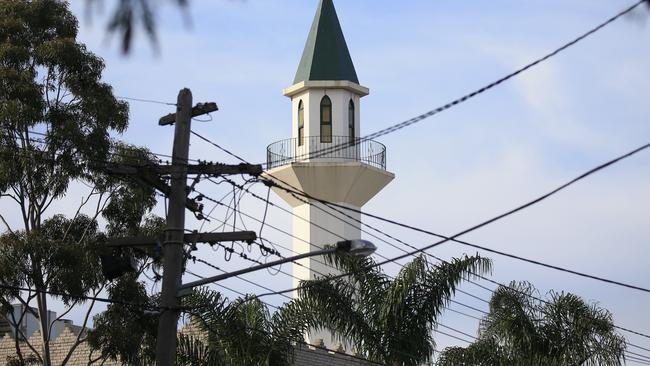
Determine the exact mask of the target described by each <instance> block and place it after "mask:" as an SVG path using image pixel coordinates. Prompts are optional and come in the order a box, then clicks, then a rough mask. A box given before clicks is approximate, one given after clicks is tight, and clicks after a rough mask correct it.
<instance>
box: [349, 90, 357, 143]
mask: <svg viewBox="0 0 650 366" xmlns="http://www.w3.org/2000/svg"><path fill="white" fill-rule="evenodd" d="M348 136H350V145H353V144H354V141H355V139H356V132H355V130H354V102H353V101H352V99H350V104H349V106H348Z"/></svg>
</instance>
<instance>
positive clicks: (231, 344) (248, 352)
mask: <svg viewBox="0 0 650 366" xmlns="http://www.w3.org/2000/svg"><path fill="white" fill-rule="evenodd" d="M186 305H189V307H194V308H195V310H192V311H189V314H190V316H192V318H193V321H195V322H197V324H198V325H199V328H200V329H201V331H202V334H203V335H204V336H203V337H202V338H203V339H200V338H199V337H197V336H196V335H188V336H186V337H185V338H184V339H180V340H179V341H180V342H179V348H178V352H177V357H178V358H179V362H178V363H179V365H188V366H189V365H205V366H222V365H247V366H289V365H291V363H292V361H293V354H294V344H295V343H299V342H302V341H303V335H304V333H305V331H306V330H307V327H306V324H307V322H306V320H305V319H304V315H305V314H306V313H305V312H303V311H302V310H301V309H298V308H296V306H295V304H293V303H289V304H286V305H285V306H283V307H280V308H278V309H277V310H276V311H275V312H274V313H273V314H271V313H270V312H269V310H268V307H267V306H266V304H265V303H263V302H262V301H260V300H259V299H256V298H250V297H244V298H238V299H236V300H234V301H232V302H228V301H227V299H226V298H224V297H223V296H222V295H221V294H220V293H219V292H216V291H212V290H208V289H205V288H202V289H199V290H197V291H196V292H195V293H194V294H193V295H192V297H191V299H189V300H188V301H187V302H186ZM206 356H209V359H208V357H206ZM201 360H203V361H201ZM197 362H201V363H197Z"/></svg>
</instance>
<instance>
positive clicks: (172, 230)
mask: <svg viewBox="0 0 650 366" xmlns="http://www.w3.org/2000/svg"><path fill="white" fill-rule="evenodd" d="M217 110H218V107H217V105H216V104H215V103H199V104H198V105H196V106H195V107H192V92H190V90H189V89H183V90H181V91H180V92H179V93H178V102H177V105H176V113H175V114H169V115H166V116H164V117H162V118H160V121H159V122H158V124H159V125H161V126H165V125H171V124H176V126H175V127H174V147H173V149H172V151H173V152H172V165H171V166H168V165H151V164H145V165H126V164H115V163H103V164H100V165H98V166H97V168H99V169H102V170H104V171H106V172H108V173H109V174H114V175H126V176H130V177H132V178H135V179H137V180H139V181H140V182H141V183H143V184H147V185H150V186H152V187H154V188H155V189H156V190H158V191H160V192H162V193H163V194H164V195H165V196H167V197H168V198H169V205H168V209H167V228H166V230H165V235H164V239H163V250H162V252H163V282H162V292H161V298H160V302H161V304H160V305H161V306H160V308H161V312H160V320H159V323H158V338H157V343H156V366H173V365H175V363H176V335H177V334H176V332H177V326H178V317H179V315H180V306H179V300H178V289H179V287H180V286H181V285H182V283H181V280H182V275H183V263H184V260H185V258H184V257H183V256H184V250H183V245H184V244H185V243H198V242H201V243H215V242H220V241H245V242H252V241H254V240H255V239H257V235H256V234H255V232H252V231H239V232H231V233H197V232H195V233H193V234H185V209H188V210H190V211H191V212H192V213H194V215H195V216H196V217H197V218H199V219H201V218H203V215H202V212H201V211H202V209H203V205H201V204H199V203H197V201H198V200H199V199H198V198H197V199H188V198H187V196H188V194H189V193H190V192H191V191H192V187H188V186H187V175H188V174H197V175H199V176H201V175H204V176H213V177H214V176H220V175H238V174H248V175H251V176H254V177H257V176H259V175H260V174H262V171H263V170H262V166H261V165H251V164H238V165H226V164H220V163H205V162H203V163H201V162H199V164H188V156H189V145H190V133H191V122H192V117H197V116H201V115H203V114H207V113H210V112H214V111H217ZM163 175H164V176H167V175H169V176H171V185H168V184H167V183H166V182H165V180H163V179H162V178H161V176H163ZM198 181H199V179H198V178H197V179H196V180H195V183H196V182H198ZM192 186H193V185H192ZM159 241H160V240H159V238H157V237H131V238H117V239H111V240H109V241H108V243H107V245H106V246H107V247H109V248H111V247H112V248H121V247H154V246H156V245H158V244H157V243H158V242H159Z"/></svg>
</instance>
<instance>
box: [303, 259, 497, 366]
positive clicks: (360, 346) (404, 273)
mask: <svg viewBox="0 0 650 366" xmlns="http://www.w3.org/2000/svg"><path fill="white" fill-rule="evenodd" d="M327 260H328V261H329V262H330V263H333V264H335V265H336V267H337V268H339V269H340V270H341V271H343V272H349V273H352V275H351V276H349V278H335V279H331V280H329V281H318V280H315V281H305V282H303V283H302V284H301V286H300V289H299V294H300V300H297V301H296V305H294V306H296V307H299V308H301V309H302V311H303V312H304V313H306V314H311V315H310V316H307V317H306V320H307V322H308V325H309V327H310V328H311V329H316V330H319V329H328V330H330V331H332V332H333V334H334V335H335V336H338V337H341V338H343V339H346V340H347V341H350V342H352V344H353V346H354V347H355V348H356V349H357V350H358V351H359V352H360V353H361V354H362V355H363V356H364V357H366V358H369V359H371V360H375V361H377V362H382V363H386V364H390V365H413V366H415V365H419V364H421V363H423V362H428V361H430V360H431V357H432V355H433V351H434V348H435V342H434V340H433V338H432V337H431V334H432V331H433V329H434V327H435V324H436V319H437V318H438V317H439V316H440V314H441V313H442V311H443V310H444V308H445V307H446V306H447V305H448V302H449V300H450V299H451V297H452V296H453V295H454V293H455V290H456V286H458V285H459V284H460V283H461V282H462V281H463V280H465V279H467V278H470V277H473V276H475V274H484V273H486V272H489V271H490V269H491V262H490V261H489V260H488V259H486V258H482V257H479V256H474V257H463V258H460V259H454V260H452V261H451V262H449V263H443V264H440V265H435V266H434V265H432V264H430V263H429V262H428V261H427V260H426V257H424V256H420V257H417V258H415V259H414V260H413V261H411V262H410V263H408V264H407V265H405V266H404V267H403V268H402V270H401V271H400V272H399V273H398V275H397V276H396V277H395V278H394V279H393V280H391V279H390V278H389V277H388V276H387V275H386V274H384V273H383V272H382V271H381V269H380V268H379V267H373V265H374V261H373V260H372V259H370V258H354V257H349V256H330V257H328V258H327ZM331 277H332V276H326V278H331Z"/></svg>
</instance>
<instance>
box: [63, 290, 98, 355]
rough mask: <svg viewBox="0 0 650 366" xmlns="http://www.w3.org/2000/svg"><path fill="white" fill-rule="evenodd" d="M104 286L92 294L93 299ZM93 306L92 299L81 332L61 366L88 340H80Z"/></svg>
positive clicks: (93, 301)
mask: <svg viewBox="0 0 650 366" xmlns="http://www.w3.org/2000/svg"><path fill="white" fill-rule="evenodd" d="M104 286H105V285H102V286H101V287H100V288H99V289H97V291H95V292H94V294H93V297H97V295H99V293H100V292H102V291H103V290H104ZM94 306H95V300H94V299H93V300H92V301H91V302H90V306H89V307H88V311H86V316H85V317H84V321H83V323H82V325H81V330H80V331H79V334H78V335H77V340H76V341H75V342H74V344H73V345H72V347H70V350H69V351H68V354H67V355H66V356H65V358H64V359H63V361H61V366H65V365H66V364H67V363H68V361H70V357H72V354H73V353H74V351H75V350H76V349H77V347H79V345H80V344H82V343H83V342H85V341H86V339H88V337H84V338H83V339H81V337H82V335H83V334H84V333H85V332H86V325H88V319H89V318H90V313H91V311H92V310H93V307H94Z"/></svg>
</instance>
